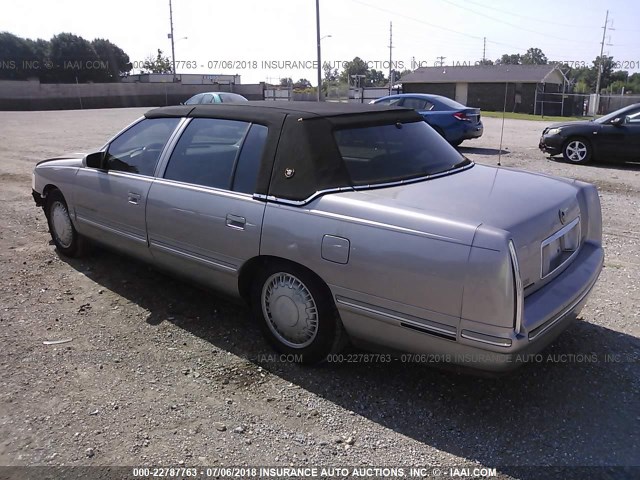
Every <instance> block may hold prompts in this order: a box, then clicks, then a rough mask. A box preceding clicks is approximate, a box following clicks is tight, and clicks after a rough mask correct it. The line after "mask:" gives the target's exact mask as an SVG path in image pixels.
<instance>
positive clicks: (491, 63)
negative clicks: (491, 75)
mask: <svg viewBox="0 0 640 480" xmlns="http://www.w3.org/2000/svg"><path fill="white" fill-rule="evenodd" d="M478 65H493V60H489V59H488V58H484V59H482V60H480V61H478Z"/></svg>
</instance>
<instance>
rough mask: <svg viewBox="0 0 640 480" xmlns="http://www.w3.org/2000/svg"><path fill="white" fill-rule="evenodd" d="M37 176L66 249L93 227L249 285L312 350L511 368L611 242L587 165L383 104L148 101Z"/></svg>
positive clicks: (152, 257)
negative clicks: (449, 128) (468, 145)
mask: <svg viewBox="0 0 640 480" xmlns="http://www.w3.org/2000/svg"><path fill="white" fill-rule="evenodd" d="M33 196H34V199H35V201H36V203H37V204H38V205H40V206H42V207H44V211H45V214H46V216H47V219H48V222H49V227H50V231H51V235H52V237H53V241H54V242H55V245H56V247H57V249H58V250H59V251H60V252H61V253H63V254H66V255H78V254H80V253H82V251H83V249H84V246H85V244H86V240H94V241H97V242H100V243H102V244H105V245H108V246H110V247H113V248H115V249H118V250H120V251H122V252H124V253H126V254H129V255H133V256H134V257H136V258H139V259H142V260H145V261H148V262H150V263H152V264H154V265H157V266H158V267H161V268H163V269H168V270H172V271H175V272H179V273H180V274H181V275H182V276H185V275H186V276H188V277H189V278H192V279H194V280H197V281H199V282H201V283H202V284H204V285H207V286H210V287H212V288H215V289H218V290H220V291H222V292H225V293H228V294H231V295H235V296H238V297H242V298H244V299H245V300H247V301H248V302H249V303H250V304H251V306H252V309H253V311H254V312H255V315H256V317H257V318H258V320H259V322H260V324H261V326H262V328H263V331H264V333H265V335H266V337H267V339H268V340H269V341H270V342H271V343H272V344H273V345H274V346H275V348H276V349H278V350H279V351H280V352H284V353H288V354H289V353H294V354H298V355H299V357H298V358H301V359H302V360H303V361H305V362H318V361H322V360H323V359H325V358H327V355H330V354H332V353H335V352H338V351H339V350H340V348H342V347H343V346H344V344H345V342H346V340H347V339H350V340H351V342H353V343H354V344H356V345H359V346H364V347H366V348H371V349H376V350H383V351H386V350H390V351H395V352H398V351H399V352H405V355H406V354H416V355H417V356H416V357H415V358H422V357H421V355H428V356H429V357H428V358H430V359H435V360H442V361H445V362H447V363H454V364H462V365H465V366H469V367H473V368H476V369H481V370H489V371H506V370H510V369H512V368H514V367H515V366H517V365H519V364H520V363H522V362H524V361H526V360H527V359H528V358H530V355H532V354H535V353H537V352H539V351H540V350H541V349H542V348H544V347H545V346H546V345H547V344H549V343H550V342H551V341H552V340H553V339H554V338H556V337H557V335H559V333H560V332H561V331H563V330H564V329H565V328H566V327H567V326H568V325H569V323H570V322H571V321H572V320H573V319H575V318H576V316H577V315H578V313H579V312H580V310H581V308H582V306H583V305H584V303H585V301H586V298H587V295H588V294H589V292H590V291H591V289H592V287H593V286H594V284H595V282H596V280H597V278H598V275H599V273H600V270H601V268H602V264H603V258H604V257H603V249H602V226H601V222H602V221H601V210H600V201H599V198H598V192H597V190H596V188H595V187H594V186H593V185H590V184H587V183H583V182H579V181H576V180H569V179H564V178H553V177H549V176H545V175H540V174H533V173H527V172H522V171H517V170H513V169H508V168H494V167H488V166H482V165H476V164H474V163H473V162H471V161H469V160H468V159H466V158H465V157H463V156H462V155H461V154H460V153H458V152H457V151H456V150H455V149H454V148H453V147H451V146H450V145H449V144H448V143H447V142H446V141H445V140H444V139H442V137H441V136H440V135H438V134H437V133H436V132H435V131H434V130H433V129H431V128H430V127H429V126H428V125H427V124H426V123H425V122H424V121H423V119H422V117H421V116H420V115H419V114H417V113H416V112H414V111H413V110H409V109H404V108H397V107H392V106H377V105H353V104H328V103H326V104H323V103H303V102H300V103H298V102H290V103H287V104H284V105H283V104H274V103H264V102H243V103H238V104H233V105H224V104H222V105H197V106H188V105H185V106H178V107H164V108H160V109H156V110H152V111H150V112H148V113H147V114H146V115H145V117H143V118H141V119H140V120H138V121H137V122H135V123H134V124H133V125H130V126H129V127H127V128H126V129H125V130H123V131H122V132H120V133H119V134H118V135H116V136H115V137H114V138H113V139H112V140H111V141H110V142H109V143H107V145H105V146H104V148H103V149H101V150H100V151H99V152H95V153H91V154H89V155H86V156H85V157H83V158H72V157H64V158H57V159H51V160H46V161H44V162H40V163H39V164H38V165H37V166H36V168H35V171H34V178H33ZM403 358H413V357H411V355H409V356H408V357H407V356H405V357H403Z"/></svg>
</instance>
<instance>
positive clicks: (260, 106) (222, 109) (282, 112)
mask: <svg viewBox="0 0 640 480" xmlns="http://www.w3.org/2000/svg"><path fill="white" fill-rule="evenodd" d="M402 110H409V109H406V108H401V107H395V106H389V105H371V104H368V103H337V102H284V101H282V102H278V101H251V102H242V103H240V102H238V103H226V104H225V103H218V104H207V105H176V106H170V107H160V108H156V109H153V110H150V111H149V112H147V113H145V117H147V118H163V117H201V118H206V117H209V116H210V117H221V116H223V117H227V116H235V117H238V116H240V117H245V116H247V117H253V118H256V119H257V118H262V119H264V120H271V121H278V120H280V121H281V120H282V117H283V116H286V115H298V116H299V117H301V118H313V117H319V118H328V117H337V116H342V115H359V114H367V113H374V112H389V111H395V112H398V111H402Z"/></svg>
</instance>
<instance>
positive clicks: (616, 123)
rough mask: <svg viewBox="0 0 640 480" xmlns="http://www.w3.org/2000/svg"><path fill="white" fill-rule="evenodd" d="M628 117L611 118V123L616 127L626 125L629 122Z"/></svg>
mask: <svg viewBox="0 0 640 480" xmlns="http://www.w3.org/2000/svg"><path fill="white" fill-rule="evenodd" d="M627 118H628V117H616V118H614V119H613V120H611V122H610V123H611V125H613V126H614V127H619V126H620V125H624V124H625V123H627Z"/></svg>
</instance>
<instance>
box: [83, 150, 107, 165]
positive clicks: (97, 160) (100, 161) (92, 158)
mask: <svg viewBox="0 0 640 480" xmlns="http://www.w3.org/2000/svg"><path fill="white" fill-rule="evenodd" d="M106 158H107V152H95V153H90V154H89V155H87V156H86V157H84V164H85V165H86V166H87V167H89V168H98V169H104V168H105V166H106V165H105V159H106Z"/></svg>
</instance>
